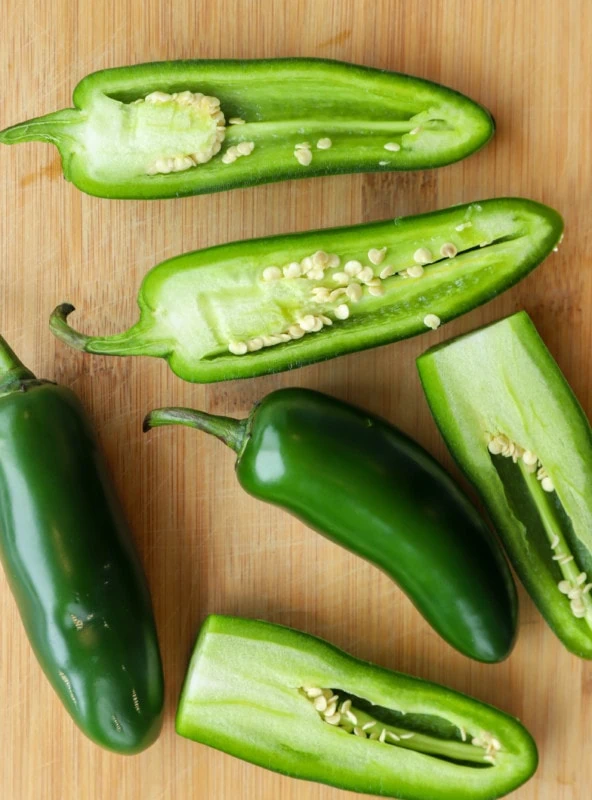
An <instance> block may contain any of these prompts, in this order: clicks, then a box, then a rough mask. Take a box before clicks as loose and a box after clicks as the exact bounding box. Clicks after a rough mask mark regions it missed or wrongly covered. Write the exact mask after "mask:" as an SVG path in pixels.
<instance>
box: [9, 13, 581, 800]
mask: <svg viewBox="0 0 592 800" xmlns="http://www.w3.org/2000/svg"><path fill="white" fill-rule="evenodd" d="M1 11H2V14H1V17H2V23H3V25H2V27H3V31H4V32H3V35H2V44H1V47H0V81H1V93H0V96H1V98H2V103H1V111H0V123H1V124H2V127H4V126H5V125H8V124H12V123H15V122H18V121H21V120H22V119H25V118H27V117H31V116H35V115H38V114H42V113H46V112H49V111H53V110H54V109H57V108H62V107H65V106H68V105H70V104H71V92H72V89H73V88H74V86H75V84H76V83H77V81H78V80H79V79H80V78H82V77H83V76H84V75H86V74H87V73H88V72H91V71H93V70H96V69H100V68H102V67H107V66H115V65H125V64H128V63H134V62H140V61H151V60H158V59H165V58H171V59H173V58H191V57H200V58H203V57H209V58H216V57H245V58H249V57H263V56H286V55H314V56H325V57H333V58H339V59H344V60H350V61H354V62H359V63H366V64H369V65H374V66H377V67H385V68H388V69H393V70H401V71H404V72H409V73H411V74H416V75H419V76H423V77H426V78H430V79H432V80H435V81H441V82H443V83H445V84H448V85H450V86H452V87H454V88H456V89H458V90H460V91H462V92H465V93H467V94H468V95H470V96H472V97H474V98H475V99H478V100H479V101H481V102H482V103H483V104H485V105H486V106H487V107H488V108H490V109H491V110H492V112H493V114H494V116H495V118H496V120H497V125H498V132H497V135H496V137H495V139H494V141H493V142H492V143H491V144H489V145H488V146H487V147H486V148H485V149H484V150H483V151H481V152H480V153H478V154H477V155H475V156H473V157H472V158H470V159H468V160H466V161H464V162H462V163H460V164H457V165H455V166H451V167H447V168H444V169H441V170H439V171H431V172H424V173H415V174H396V173H393V174H391V175H382V176H355V177H349V176H345V177H334V178H326V179H316V180H305V181H300V182H292V183H284V184H280V185H275V186H264V187H261V188H256V189H246V190H239V191H234V192H231V193H224V194H219V195H211V196H204V197H198V198H192V199H185V200H176V201H175V200H169V201H164V202H143V203H142V202H132V201H119V202H118V201H107V200H99V199H95V198H91V197H87V196H85V195H83V194H81V193H80V192H79V191H77V190H76V189H75V188H74V187H73V186H72V185H70V184H68V183H66V182H65V181H64V180H63V179H62V177H61V169H60V164H59V158H58V153H57V151H56V150H55V148H53V147H51V146H49V145H40V144H31V145H20V146H18V147H14V148H7V147H5V148H1V149H0V176H1V177H0V193H1V206H0V208H1V212H0V248H1V258H0V271H1V272H0V275H1V280H0V315H1V316H0V329H1V330H2V333H3V334H4V335H5V336H6V337H7V339H8V340H9V341H10V342H11V344H12V346H13V347H14V348H15V349H16V350H17V351H18V352H19V353H20V355H21V357H22V358H23V359H24V360H25V361H26V362H27V363H28V364H29V366H31V367H32V368H33V369H34V370H35V371H36V372H37V373H38V374H39V375H41V376H44V377H48V378H53V379H56V380H58V381H60V382H62V383H65V384H68V385H70V386H72V387H73V388H74V389H75V390H76V391H77V392H78V393H79V395H80V396H81V398H82V399H83V401H84V402H85V403H86V405H87V407H88V408H89V410H90V412H91V414H92V417H93V419H94V421H95V423H96V426H97V428H98V431H99V434H100V438H101V441H102V444H103V446H104V448H105V451H106V453H107V457H108V459H109V462H110V465H111V467H112V470H113V475H114V478H115V481H116V484H117V487H118V489H119V492H120V494H121V496H122V498H123V502H124V505H125V508H126V511H127V514H128V517H129V519H130V521H131V523H132V526H133V530H134V532H135V537H136V541H137V544H138V547H139V549H140V551H141V554H142V558H143V561H144V564H145V567H146V570H147V573H148V577H149V580H150V585H151V589H152V593H153V598H154V605H155V609H156V617H157V623H158V628H159V634H160V641H161V646H162V653H163V657H164V665H165V674H166V681H167V699H166V719H165V725H164V730H163V733H162V736H161V738H160V739H159V741H158V742H157V744H156V745H154V747H152V749H150V750H149V751H148V752H145V753H143V754H142V755H139V756H136V757H132V758H124V757H118V756H115V755H111V754H109V753H106V752H102V751H101V750H99V749H98V748H97V747H95V746H93V745H92V744H91V743H90V742H89V741H87V740H86V739H85V738H84V737H83V735H82V734H81V733H79V731H78V730H77V729H76V727H75V726H74V724H73V723H72V722H71V720H70V718H69V717H68V715H67V714H66V712H65V711H64V709H63V708H62V706H61V704H60V703H59V701H58V700H57V698H56V696H55V695H54V693H53V692H52V690H51V689H50V687H49V685H48V683H47V682H46V680H45V679H44V677H43V675H42V673H41V670H40V668H39V667H38V665H37V663H36V661H35V659H34V657H33V655H32V653H31V651H30V649H29V645H28V642H27V640H26V638H25V635H24V633H23V630H22V627H21V623H20V620H19V618H18V616H17V611H16V607H15V604H14V601H13V599H12V597H11V595H10V594H9V591H8V589H7V586H6V583H5V581H4V579H3V578H1V579H0V708H1V709H2V710H1V713H0V747H1V750H0V797H1V798H2V800H87V799H88V800H136V798H142V800H161V799H163V800H169V799H170V798H174V799H175V800H186V799H187V800H189V798H192V800H193V799H194V798H199V799H200V800H277V798H282V800H321V799H322V800H338V798H343V799H344V800H345V798H346V797H347V796H348V795H347V793H345V792H340V791H338V790H335V789H331V788H328V787H322V786H318V785H314V784H305V783H302V782H297V781H293V780H290V779H288V778H284V777H281V776H278V775H275V774H273V773H271V772H267V771H265V770H263V769H259V768H257V767H254V766H251V765H248V764H244V763H242V762H240V761H238V760H235V759H232V758H230V757H229V756H226V755H223V754H221V753H218V752H216V751H214V750H211V749H208V748H206V747H203V746H200V745H197V744H192V743H191V742H188V741H186V740H184V739H181V738H180V737H178V736H176V735H175V733H174V727H173V718H174V711H175V706H176V700H177V697H178V693H179V688H180V685H181V681H182V678H183V674H184V670H185V666H186V663H187V657H188V654H189V652H190V648H191V646H192V643H193V640H194V637H195V634H196V631H197V629H198V626H199V624H200V622H201V620H202V619H203V618H204V616H205V615H206V614H207V613H209V612H224V613H233V614H240V615H244V616H255V617H261V618H264V619H269V620H273V621H276V622H280V623H284V624H287V625H292V626H295V627H297V628H301V629H302V630H305V631H308V632H310V633H314V634H317V635H320V636H322V637H325V638H327V639H329V640H330V641H332V642H334V643H335V644H337V645H339V646H341V647H343V648H344V649H346V650H348V651H350V652H352V653H354V654H355V655H357V656H360V657H362V658H366V659H370V660H372V661H375V662H377V663H379V664H381V665H384V666H387V667H392V668H395V669H399V670H401V671H405V672H409V673H412V674H414V675H419V676H422V677H424V678H429V679H432V680H436V681H440V682H442V683H445V684H447V685H449V686H452V687H454V688H455V689H460V690H462V691H465V692H468V693H470V694H472V695H475V696H476V697H478V698H481V699H483V700H486V701H489V702H491V703H493V704H495V705H497V706H499V707H501V708H503V709H505V710H506V711H508V712H511V713H513V714H515V715H517V716H519V717H520V718H521V719H522V720H523V721H524V723H525V724H526V725H527V726H528V727H529V728H530V730H531V731H532V732H533V734H534V735H535V738H536V740H537V742H538V744H539V747H540V754H541V764H540V767H539V770H538V772H537V774H536V776H535V778H534V779H533V780H532V781H531V782H530V783H529V784H527V785H526V786H525V787H523V788H521V789H519V790H518V791H516V792H515V793H514V794H513V795H512V796H513V797H515V798H516V800H535V798H536V800H586V798H588V797H589V796H590V786H591V785H592V759H591V758H590V752H589V737H590V732H591V730H592V729H591V724H592V719H591V717H592V697H591V695H592V666H591V665H590V664H589V663H586V662H583V661H580V660H578V659H577V658H575V657H573V656H571V655H569V654H568V653H567V652H566V651H565V650H564V649H563V647H562V646H561V644H560V643H559V641H558V640H556V638H555V637H554V636H553V634H552V633H551V631H550V630H549V629H548V628H547V627H546V625H545V624H544V622H543V620H542V619H541V617H540V616H539V615H538V613H537V612H536V611H535V609H534V608H533V606H532V604H531V602H530V601H529V599H528V598H527V597H526V596H525V594H524V592H523V591H522V590H521V598H520V599H521V626H520V636H519V641H518V644H517V647H516V649H515V651H514V653H513V654H512V656H511V657H510V658H509V659H508V660H507V661H506V662H505V663H503V664H501V665H499V666H495V667H492V666H481V665H478V664H476V663H472V662H470V661H469V660H468V659H466V658H464V657H462V656H460V655H459V654H457V653H456V652H454V651H453V650H452V649H451V648H450V647H448V646H447V645H446V644H444V643H443V642H442V641H441V640H440V639H439V638H438V636H437V635H436V634H435V633H434V632H433V631H432V630H431V629H430V628H429V627H428V625H427V624H426V623H425V622H424V621H423V620H422V619H421V618H420V616H419V615H418V614H417V613H416V612H415V611H414V610H413V608H412V607H411V605H410V603H409V602H408V601H407V599H406V598H405V597H404V596H403V594H402V593H401V592H400V591H399V590H398V589H397V588H396V587H395V586H394V585H393V584H392V583H391V582H390V581H389V580H388V579H387V578H386V577H385V576H384V575H382V574H380V573H379V572H378V571H377V570H376V569H374V568H373V567H371V566H370V565H368V564H366V563H365V562H363V561H361V560H360V559H358V558H356V557H354V556H352V555H349V554H348V553H346V552H344V551H343V550H341V549H339V548H338V547H337V546H335V545H333V544H331V543H329V542H328V541H326V540H324V539H322V538H321V537H320V536H318V535H316V534H314V533H312V532H311V531H309V530H307V529H306V528H305V527H304V526H303V525H301V524H300V523H298V522H296V521H295V520H293V519H291V518H290V517H288V516H287V515H286V514H284V513H282V512H281V511H279V510H277V509H274V508H271V507H268V506H265V505H263V504H261V503H259V502H257V501H255V500H253V499H250V498H249V497H247V496H246V495H245V494H243V492H242V490H241V489H240V488H239V487H238V485H237V483H236V481H235V478H234V473H233V455H232V453H231V452H230V451H229V450H226V449H225V448H224V447H223V446H222V445H221V444H219V443H218V442H216V441H215V440H212V439H209V438H206V437H205V436H203V435H199V434H197V433H195V432H191V431H185V430H178V429H177V430H175V429H167V430H164V431H158V432H154V433H152V434H151V435H147V436H145V435H142V433H141V421H142V417H143V415H144V413H145V412H146V411H147V410H148V409H150V408H152V407H155V406H158V405H164V404H187V405H192V404H193V405H195V406H196V407H199V408H203V409H206V410H209V411H213V412H221V413H231V414H234V413H237V414H239V415H240V414H244V413H246V412H247V410H248V409H249V408H250V406H251V404H252V403H253V402H254V401H255V400H257V399H258V398H260V397H262V396H263V395H264V394H266V393H267V392H269V391H271V390H272V389H275V388H277V387H279V386H309V387H313V388H318V389H321V390H323V391H327V392H330V393H333V394H335V395H337V396H338V397H341V398H343V399H346V400H349V401H353V402H357V403H360V404H362V405H365V406H367V407H368V408H369V409H371V410H372V411H374V412H377V413H379V414H382V415H384V416H385V417H387V418H388V419H390V420H392V421H393V422H395V423H396V424H398V425H399V426H400V427H401V428H402V429H403V430H405V431H407V432H408V433H410V434H411V435H413V436H415V437H416V438H417V439H418V440H419V441H420V442H421V443H422V444H423V445H425V446H426V447H428V448H429V449H430V450H431V451H432V452H433V453H434V454H435V455H436V456H437V457H438V458H439V459H440V460H441V461H442V462H443V463H444V464H445V465H446V466H447V467H450V468H451V469H452V465H451V461H450V458H449V456H448V454H447V452H446V451H445V448H444V446H443V443H442V440H441V439H440V436H439V435H438V433H437V431H436V428H435V426H434V424H433V422H432V419H431V417H430V415H429V413H428V410H427V406H426V403H425V401H424V398H423V396H422V393H421V390H420V386H419V382H418V379H417V376H416V372H415V365H414V361H415V358H416V357H417V356H418V355H419V354H420V353H421V352H423V351H424V350H425V349H426V348H427V347H428V346H429V345H431V344H433V343H435V342H437V341H441V340H443V339H446V338H448V337H450V336H451V335H453V334H458V333H460V332H462V331H468V330H470V329H472V328H475V327H476V326H478V325H480V324H482V323H485V322H488V321H490V320H494V319H496V318H498V317H500V316H502V315H504V314H507V313H510V312H513V311H515V310H517V309H520V308H526V309H527V310H528V311H529V312H530V313H531V315H532V316H533V318H534V320H535V322H536V324H537V326H538V328H539V330H540V332H541V333H542V335H543V336H544V338H545V340H546V342H547V343H548V345H549V347H550V349H551V351H552V353H553V354H554V355H555V357H556V358H557V360H558V362H559V364H560V365H561V367H562V368H563V370H564V371H565V373H566V375H567V377H568V379H569V381H570V382H571V384H572V386H573V387H574V389H575V392H576V394H577V396H578V397H579V399H580V400H581V402H582V403H583V406H584V408H585V409H586V411H587V412H588V414H589V415H590V413H591V412H592V369H591V366H590V345H591V343H592V315H591V314H590V312H589V307H590V301H591V300H592V273H591V267H592V263H591V258H590V252H591V250H592V221H591V220H592V201H591V199H590V186H591V178H592V160H591V155H590V154H591V147H590V135H591V131H592V103H591V102H590V85H591V81H592V48H591V47H590V41H591V40H592V5H591V4H590V2H589V0H581V1H580V0H564V1H563V2H562V3H558V2H556V0H514V1H512V0H505V1H503V0H497V1H496V0H490V1H489V2H487V0H484V1H482V0H442V2H437V1H436V0H433V1H432V0H429V1H428V0H422V2H416V3H413V2H410V1H409V0H390V1H389V0H377V2H371V0H368V2H364V0H310V1H308V0H275V2H274V0H259V2H256V0H252V1H249V0H245V2H230V1H229V0H176V2H174V3H169V2H164V0H163V1H162V2H159V1H158V0H145V1H144V2H139V0H117V1H116V0H105V1H104V2H103V1H101V0H99V2H91V0H79V2H72V1H71V0H70V1H69V0H54V1H53V2H51V3H45V2H41V0H2V3H1ZM508 194H509V195H514V194H516V195H525V196H528V197H532V198H534V199H536V200H541V201H543V202H546V203H549V204H551V205H553V206H555V207H557V208H558V209H559V210H560V211H561V212H562V213H563V214H564V216H565V221H566V237H565V241H564V243H563V245H562V247H561V250H560V252H559V253H558V254H556V255H553V256H552V257H550V258H549V259H548V260H547V262H546V263H545V264H544V265H543V266H541V267H540V268H539V269H538V270H536V272H535V273H534V274H532V275H531V276H530V277H529V278H528V279H527V280H525V281H524V282H523V283H521V284H520V285H519V286H518V287H516V288H514V289H513V290H511V291H510V292H508V293H506V294H504V295H503V296H502V297H501V298H499V299H497V300H496V301H495V302H492V303H490V304H489V305H487V306H486V307H484V308H482V309H479V310H477V311H475V312H473V313H472V314H469V315H467V316H465V317H463V318H462V319H460V320H458V321H456V322H455V323H453V324H450V325H447V326H446V327H445V328H444V329H441V330H439V331H438V332H435V333H429V334H426V335H424V336H421V337H419V338H416V339H414V340H411V341H409V342H404V343H399V344H396V345H393V346H390V347H385V348H382V349H380V350H377V351H375V352H366V353H362V354H358V355H354V356H349V357H346V358H342V359H339V360H335V361H332V362H329V363H326V364H324V365H320V366H315V367H310V368H307V369H302V370H299V371H295V372H292V373H290V374H283V375H280V376H277V377H268V378H260V379H257V380H251V381H244V382H234V383H224V384H219V385H214V386H209V387H203V386H191V385H189V384H183V383H182V382H181V381H180V380H179V379H177V378H175V377H174V376H173V374H172V373H171V372H170V371H169V370H168V369H167V366H166V364H165V363H164V362H161V361H156V360H150V359H122V360H119V359H113V358H112V359H108V358H99V357H91V356H86V355H82V354H79V353H75V352H73V351H71V350H69V349H68V348H67V347H65V346H64V345H62V344H60V343H56V341H55V340H54V339H53V338H52V337H51V335H50V333H49V331H48V327H47V317H48V314H49V312H50V311H51V310H52V309H53V307H54V306H55V305H56V303H57V302H58V301H64V300H68V301H72V302H73V303H74V304H75V305H76V306H77V308H78V314H77V315H76V316H75V317H74V318H73V321H74V322H75V323H76V324H78V323H80V325H81V327H83V328H84V329H85V330H87V331H92V332H96V333H113V332H116V331H120V330H123V329H124V328H126V327H127V326H128V325H129V324H130V323H132V322H133V321H134V320H135V319H136V307H135V296H136V291H137V288H138V286H139V283H140V280H141V278H142V276H143V275H144V273H145V272H146V271H147V269H148V268H149V267H151V266H152V265H153V264H156V263H157V262H159V261H161V260H163V259H164V258H166V257H170V256H173V255H175V254H178V253H181V252H183V251H186V250H191V249H195V248H199V247H205V246H208V245H213V244H216V243H221V242H226V241H230V240H233V239H240V238H250V237H254V236H261V235H264V234H272V233H280V232H287V231H296V230H305V229H307V228H310V227H329V226H333V225H346V224H349V223H356V222H360V221H362V220H376V219H382V218H386V217H393V216H395V215H401V214H409V213H416V212H420V211H428V210H430V209H433V208H438V207H444V206H448V205H451V204H453V203H460V202H468V201H471V200H476V199H479V198H486V197H491V196H496V195H498V196H501V195H508ZM81 525H84V520H81ZM434 591H437V587H434ZM349 796H352V795H349Z"/></svg>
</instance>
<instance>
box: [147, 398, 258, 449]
mask: <svg viewBox="0 0 592 800" xmlns="http://www.w3.org/2000/svg"><path fill="white" fill-rule="evenodd" d="M247 422H248V420H246V419H233V418H232V417H221V416H218V415H216V414H206V412H205V411H194V410H193V409H192V408H174V407H170V408H157V409H155V410H154V411H151V412H150V413H149V414H147V415H146V417H145V419H144V424H143V426H142V427H143V430H144V433H146V432H147V431H149V430H151V429H152V428H159V427H160V426H161V425H186V426H187V427H189V428H197V430H199V431H205V432H206V433H211V434H212V435H213V436H216V438H218V439H220V441H222V442H224V444H226V445H228V447H231V448H232V449H233V450H234V452H235V453H240V452H241V450H242V448H243V445H244V441H245V436H246V433H247Z"/></svg>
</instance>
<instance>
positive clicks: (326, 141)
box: [317, 136, 333, 150]
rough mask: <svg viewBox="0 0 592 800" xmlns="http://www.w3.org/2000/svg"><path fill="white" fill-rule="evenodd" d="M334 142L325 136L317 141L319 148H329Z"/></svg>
mask: <svg viewBox="0 0 592 800" xmlns="http://www.w3.org/2000/svg"><path fill="white" fill-rule="evenodd" d="M332 144H333V142H332V141H331V139H329V138H328V137H326V136H325V137H324V138H323V139H319V141H318V142H317V148H318V149H319V150H328V149H329V148H330V147H331V145H332Z"/></svg>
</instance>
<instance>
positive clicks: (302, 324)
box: [50, 198, 563, 383]
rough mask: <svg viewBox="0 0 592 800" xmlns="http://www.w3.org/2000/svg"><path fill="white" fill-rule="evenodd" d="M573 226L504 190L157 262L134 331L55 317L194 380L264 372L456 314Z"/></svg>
mask: <svg viewBox="0 0 592 800" xmlns="http://www.w3.org/2000/svg"><path fill="white" fill-rule="evenodd" d="M562 230H563V222H562V220H561V217H560V216H559V214H557V212H556V211H553V210H552V209H550V208H548V207H547V206H543V205H540V204H539V203H534V202H532V201H530V200H524V199H519V198H506V199H496V200H484V201H482V202H479V203H471V204H470V205H462V206H454V207H453V208H449V209H444V210H442V211H436V212H433V213H430V214H423V215H421V216H414V217H403V218H399V219H395V220H388V221H385V222H378V223H372V224H370V225H359V226H356V227H353V228H336V229H333V230H330V229H329V230H324V231H313V232H308V233H298V234H291V235H286V236H274V237H271V238H266V239H254V240H252V241H247V242H235V243H233V244H228V245H222V246H220V247H212V248H209V249H207V250H200V251H197V252H194V253H188V254H186V255H182V256H179V257H177V258H173V259H170V260H169V261H165V262H164V263H162V264H159V265H158V266H157V267H155V268H154V269H153V270H152V271H151V272H150V273H149V274H148V275H147V276H146V278H145V279H144V282H143V284H142V287H141V289H140V294H139V300H138V302H139V306H140V319H139V321H138V322H137V323H136V324H135V325H134V326H133V327H132V328H130V329H129V330H128V331H126V332H124V333H121V334H116V335H114V336H105V337H93V336H86V335H83V334H81V333H78V332H76V331H74V330H73V329H72V328H71V327H70V326H69V325H68V324H67V321H66V318H67V316H68V314H69V313H70V312H71V311H72V310H73V307H72V306H70V305H67V304H64V305H62V306H59V307H58V308H57V309H56V310H55V311H54V313H53V315H52V317H51V322H50V326H51V329H52V331H53V333H54V334H55V335H56V336H57V337H58V338H59V339H61V340H62V341H64V342H66V343H67V344H69V345H71V346H72V347H75V348H76V349H78V350H83V351H86V352H88V353H99V354H111V355H121V356H123V355H130V356H131V355H150V356H160V357H162V358H165V359H166V360H167V361H168V363H169V366H170V367H171V369H172V370H173V372H174V373H175V374H176V375H178V376H179V377H181V378H183V379H184V380H186V381H196V382H205V383H207V382H210V381H222V380H230V379H233V378H248V377H254V376H256V375H264V374H266V373H269V372H278V371H281V370H286V369H293V368H295V367H300V366H303V365H305V364H311V363H314V362H317V361H322V360H324V359H327V358H333V357H335V356H339V355H343V354H345V353H351V352H354V351H357V350H363V349H366V348H369V347H376V346H378V345H382V344H388V343H389V342H394V341H397V340H399V339H404V338H406V337H409V336H415V335H417V334H419V333H423V332H425V331H428V330H430V326H436V325H437V324H439V323H440V322H441V323H444V322H447V321H449V320H452V319H455V318H456V317H458V316H459V315H460V314H464V313H465V312H466V311H470V310H471V309H473V308H475V307H476V306H478V305H480V304H481V303H485V302H487V301H488V300H490V299H491V298H493V297H495V296H496V295H498V294H499V293H500V292H502V291H504V290H505V289H507V288H508V287H510V286H513V285H514V284H515V283H517V282H518V281H519V280H521V278H523V277H524V276H525V275H527V274H528V273H529V272H530V271H531V270H532V269H534V268H535V267H536V266H537V265H538V264H539V263H540V262H541V261H542V260H543V259H544V258H545V257H546V256H547V255H548V254H549V253H550V252H551V251H552V249H553V248H554V247H555V246H556V245H557V242H558V241H559V239H560V237H561V232H562ZM445 253H447V254H448V255H445ZM451 256H452V257H451ZM419 262H421V263H419ZM428 262H429V263H428ZM282 265H283V266H282ZM364 265H366V266H364ZM292 271H293V272H294V273H298V275H297V277H294V276H293V275H292ZM410 271H411V273H413V277H412V276H410ZM399 273H403V274H399ZM287 276H289V277H287ZM434 318H435V320H436V321H435V322H434Z"/></svg>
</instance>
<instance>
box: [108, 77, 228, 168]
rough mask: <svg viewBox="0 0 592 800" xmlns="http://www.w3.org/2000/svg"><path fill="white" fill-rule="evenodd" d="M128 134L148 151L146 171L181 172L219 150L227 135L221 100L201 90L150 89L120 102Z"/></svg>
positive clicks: (138, 150)
mask: <svg viewBox="0 0 592 800" xmlns="http://www.w3.org/2000/svg"><path fill="white" fill-rule="evenodd" d="M121 108H122V110H123V112H124V118H123V121H122V128H123V132H124V133H125V135H126V138H127V139H129V138H130V137H131V139H132V146H133V147H134V148H135V150H136V153H137V154H145V156H146V159H145V164H144V171H145V173H146V174H147V175H157V174H167V173H170V172H182V171H184V170H186V169H190V168H192V167H195V166H198V165H199V164H205V163H206V162H208V161H210V159H211V158H213V157H214V156H215V155H216V154H217V153H219V152H220V149H221V147H222V142H223V141H224V137H225V135H226V123H225V119H224V114H223V113H222V111H221V109H220V100H219V99H218V98H217V97H210V96H208V95H204V94H202V93H201V92H190V91H184V92H174V93H172V94H168V93H166V92H159V91H156V92H151V93H150V94H148V95H146V97H143V98H138V99H137V100H134V101H133V102H132V103H129V104H127V105H126V104H123V105H122V106H121Z"/></svg>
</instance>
